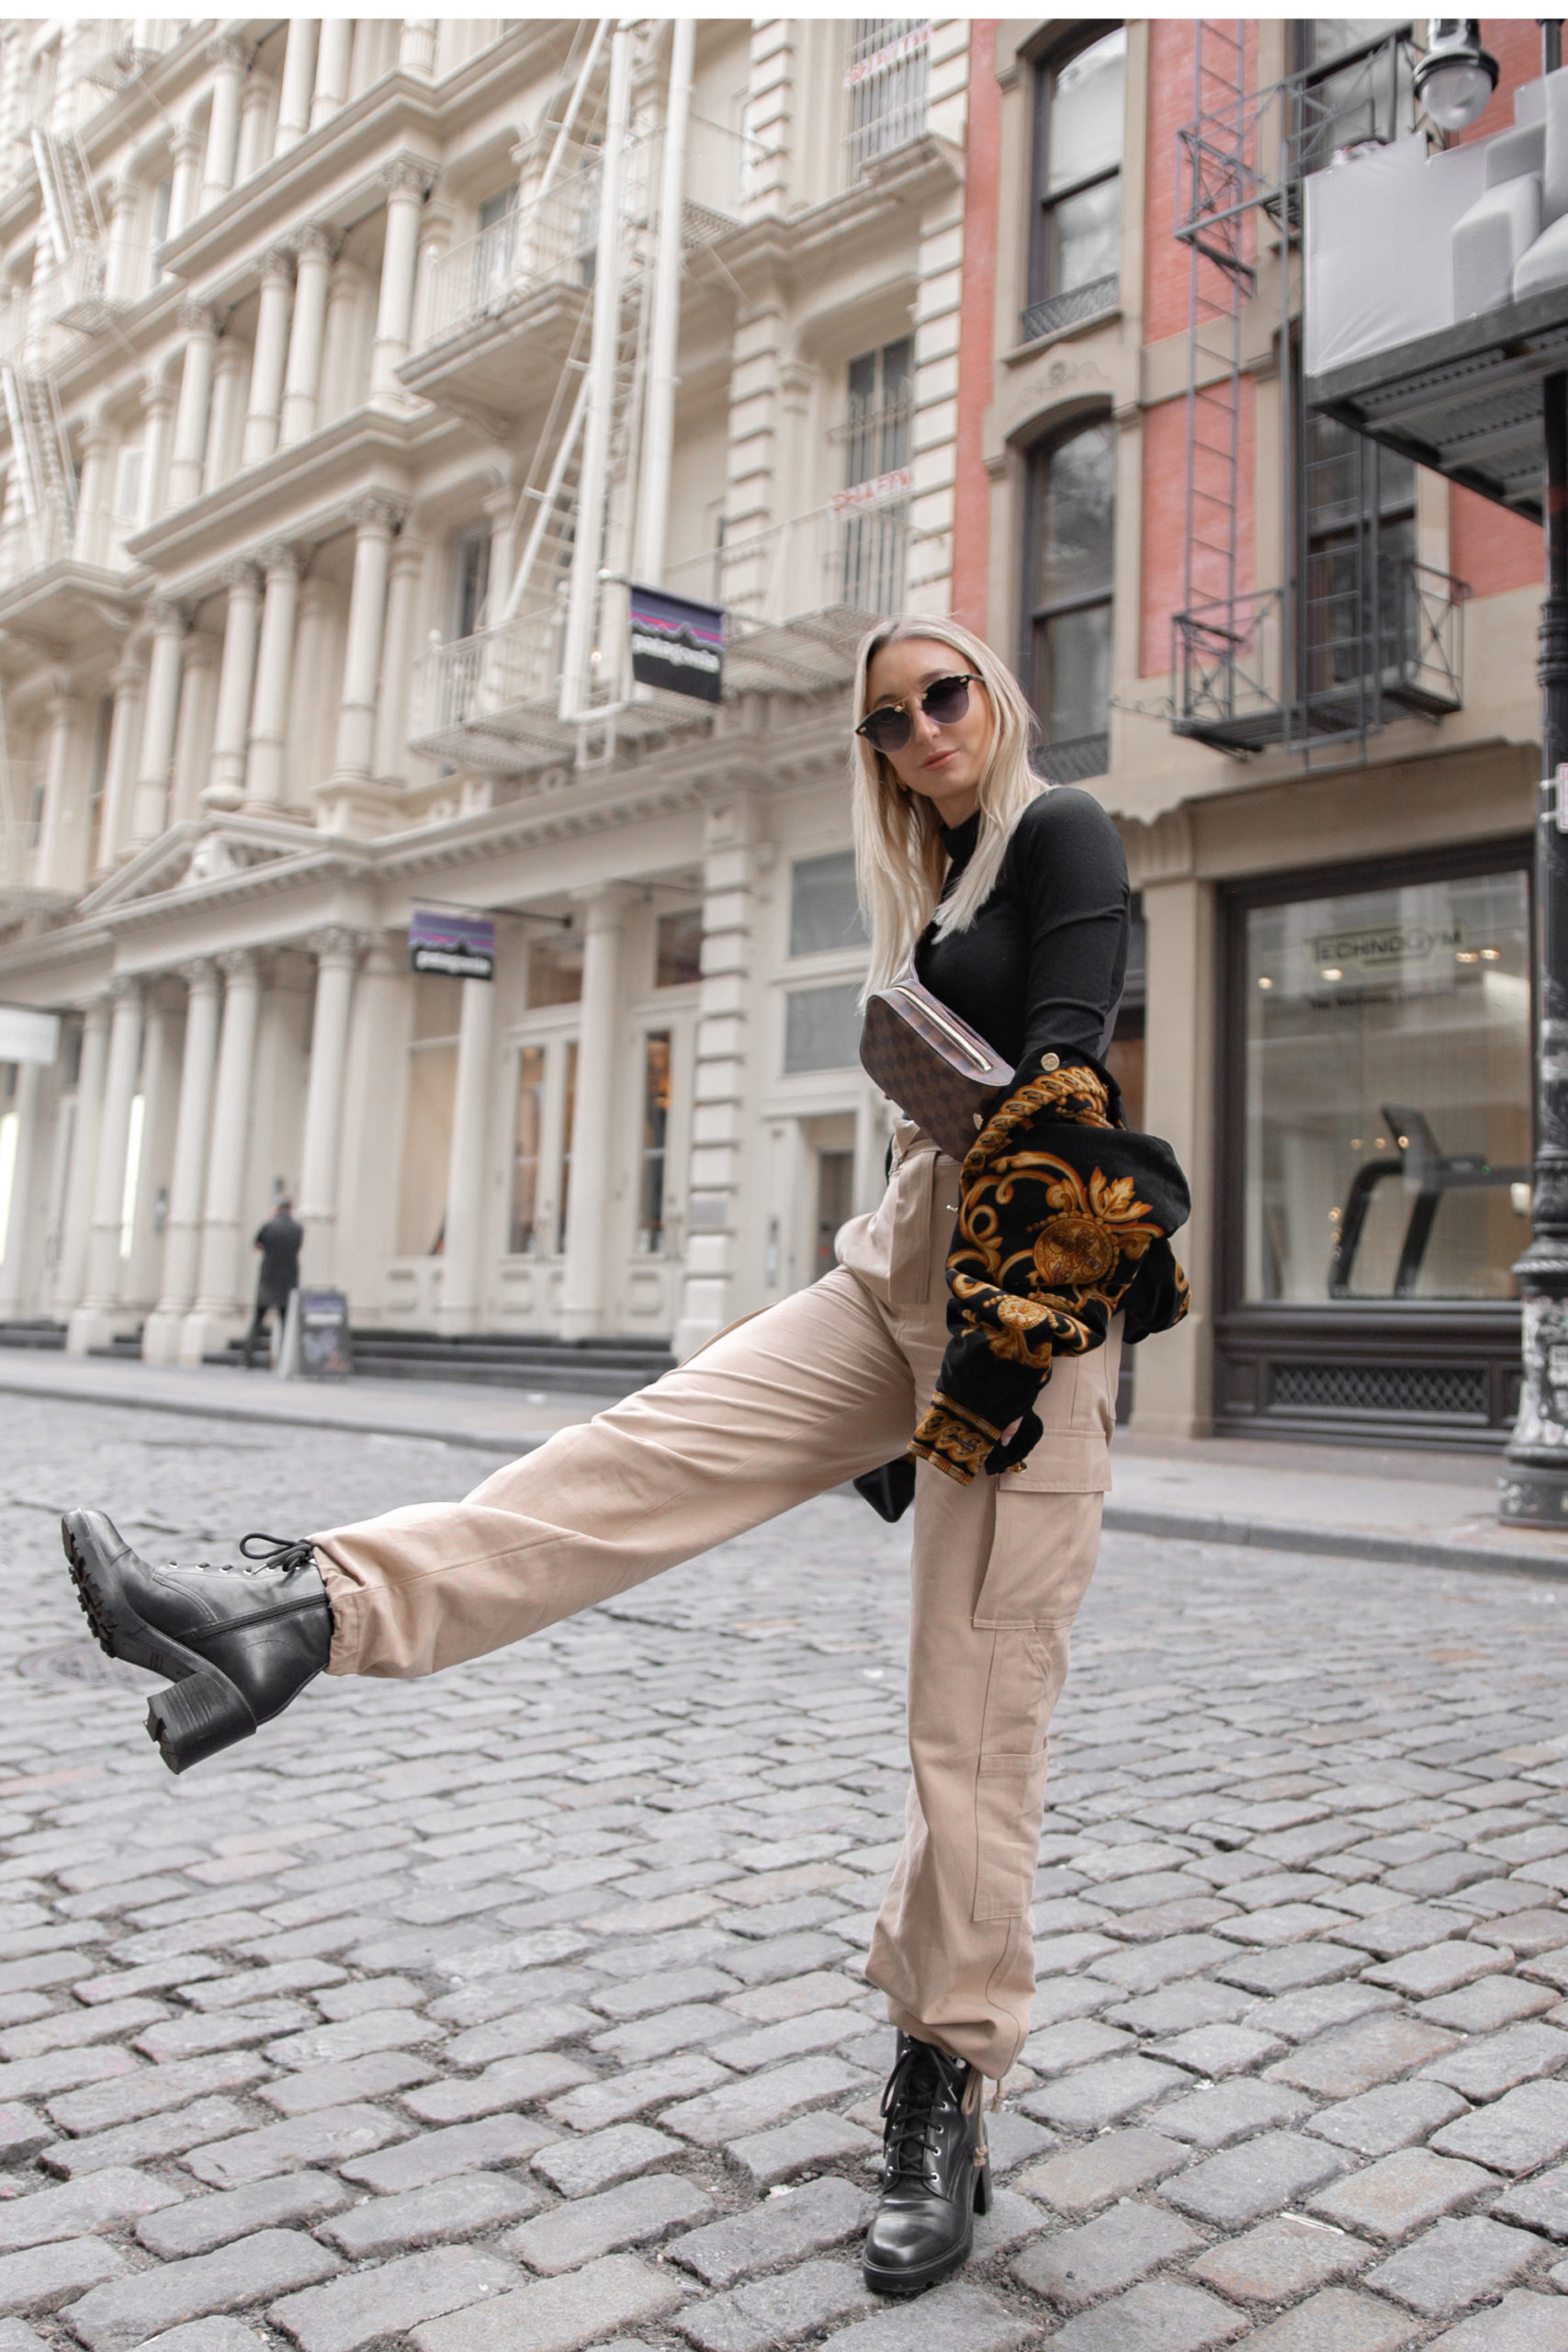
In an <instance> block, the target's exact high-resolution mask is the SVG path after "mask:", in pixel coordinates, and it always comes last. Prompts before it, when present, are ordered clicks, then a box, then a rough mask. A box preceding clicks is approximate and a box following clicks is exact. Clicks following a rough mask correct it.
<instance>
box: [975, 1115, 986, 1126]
mask: <svg viewBox="0 0 1568 2352" xmlns="http://www.w3.org/2000/svg"><path fill="white" fill-rule="evenodd" d="M985 1124H986V1122H985V1121H984V1119H982V1117H981V1116H980V1114H979V1113H978V1111H976V1114H975V1125H976V1126H977V1127H983V1126H984V1125H985Z"/></svg>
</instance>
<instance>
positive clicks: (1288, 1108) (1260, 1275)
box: [1242, 868, 1530, 1306]
mask: <svg viewBox="0 0 1568 2352" xmlns="http://www.w3.org/2000/svg"><path fill="white" fill-rule="evenodd" d="M1244 941H1245V948H1244V954H1243V957H1242V964H1243V982H1244V990H1245V998H1246V1003H1245V1019H1244V1029H1245V1052H1246V1076H1245V1097H1246V1100H1245V1120H1246V1136H1245V1156H1244V1202H1243V1221H1244V1241H1245V1252H1244V1268H1243V1296H1244V1297H1245V1298H1246V1299H1247V1300H1248V1301H1253V1302H1265V1301H1268V1302H1281V1303H1288V1304H1294V1305H1302V1306H1308V1305H1322V1304H1323V1303H1324V1302H1325V1300H1329V1299H1362V1300H1389V1299H1405V1298H1408V1299H1494V1300H1502V1299H1509V1298H1512V1297H1514V1296H1515V1295H1516V1291H1515V1284H1514V1280H1513V1276H1512V1274H1511V1273H1510V1272H1509V1269H1510V1267H1511V1265H1512V1264H1513V1261H1514V1260H1515V1259H1516V1258H1517V1256H1518V1254H1519V1251H1520V1250H1521V1249H1522V1248H1523V1246H1524V1244H1525V1242H1526V1241H1527V1240H1528V1238H1529V1154H1530V1108H1529V1103H1530V980H1529V974H1530V959H1529V884H1528V881H1527V877H1526V876H1525V874H1524V872H1523V871H1522V870H1520V869H1517V868H1514V869H1508V870H1505V871H1502V872H1499V873H1493V874H1472V875H1468V876H1462V877H1457V878H1454V879H1451V880H1446V881H1441V880H1433V881H1426V882H1419V883H1410V884H1403V885H1402V884H1391V885H1390V886H1388V887H1387V888H1382V889H1376V890H1358V891H1346V892H1343V893H1337V894H1334V895H1331V896H1325V897H1322V898H1315V899H1294V900H1292V901H1289V902H1288V903H1286V904H1283V905H1272V906H1255V907H1251V908H1249V909H1248V910H1247V911H1246V914H1245V917H1244Z"/></svg>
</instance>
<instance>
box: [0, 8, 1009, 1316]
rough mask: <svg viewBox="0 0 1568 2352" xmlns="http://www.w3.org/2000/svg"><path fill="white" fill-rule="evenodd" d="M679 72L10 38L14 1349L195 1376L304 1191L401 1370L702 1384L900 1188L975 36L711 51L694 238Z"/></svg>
mask: <svg viewBox="0 0 1568 2352" xmlns="http://www.w3.org/2000/svg"><path fill="white" fill-rule="evenodd" d="M674 44H675V35H674V33H673V30H672V28H671V25H670V24H669V23H668V22H667V21H663V20H659V21H653V20H650V21H649V22H648V23H646V24H642V25H639V26H637V27H636V28H632V29H630V30H628V31H626V32H623V33H622V34H621V35H620V36H619V37H617V36H616V35H615V25H614V23H613V22H607V23H605V24H603V25H601V24H599V23H598V22H597V21H596V20H587V19H585V20H578V19H555V20H550V19H538V18H515V19H506V20H492V19H464V18H452V17H444V18H441V19H439V20H435V19H428V20H425V19H404V20H401V21H399V20H396V19H384V18H364V19H358V20H347V19H326V20H322V21H321V22H320V23H319V24H318V23H317V22H316V21H314V20H310V19H304V18H290V19H288V20H277V19H265V18H264V19H244V20H200V21H197V20H188V21H177V22H176V21H166V22H155V23H149V22H146V21H144V20H138V21H137V22H136V23H135V24H134V25H133V24H131V23H130V22H129V21H120V20H74V21H73V22H71V23H69V24H64V25H60V24H51V23H48V22H45V21H41V20H28V21H21V20H14V21H13V22H12V23H11V24H10V25H9V26H8V27H7V28H6V30H5V33H4V38H3V44H0V269H3V272H4V290H5V296H6V302H5V308H4V313H3V315H4V325H3V328H0V335H3V337H4V341H5V385H6V424H5V425H4V426H0V440H5V441H6V446H4V447H0V464H3V465H4V467H5V469H6V471H5V505H4V522H3V526H0V695H3V707H4V717H5V741H4V755H5V764H4V788H5V796H6V797H5V800H4V804H3V808H0V886H3V899H0V1002H5V1003H10V1004H16V1005H26V1006H32V1007H37V1008H41V1009H47V1010H51V1011H54V1012H59V1013H61V1014H62V1016H63V1020H62V1041H61V1050H60V1054H59V1056H58V1057H57V1059H56V1060H55V1062H54V1063H53V1064H52V1065H51V1066H49V1067H45V1068H39V1067H38V1066H36V1065H26V1064H24V1065H18V1066H15V1067H14V1068H12V1069H9V1070H6V1071H0V1091H3V1093H4V1099H3V1100H0V1117H3V1118H6V1119H8V1120H9V1122H10V1126H9V1142H8V1144H7V1145H6V1147H5V1155H4V1159H3V1163H0V1164H3V1165H4V1167H5V1168H6V1170H8V1173H7V1176H6V1194H7V1200H6V1208H7V1214H6V1227H5V1232H6V1239H5V1255H4V1261H3V1272H0V1318H4V1317H10V1318H11V1319H13V1320H16V1319H37V1318H42V1319H45V1320H50V1321H54V1322H57V1323H64V1324H65V1325H66V1326H67V1327H68V1329H69V1344H70V1346H71V1347H72V1348H73V1349H76V1350H82V1349H86V1348H89V1347H92V1346H95V1345H102V1344H106V1343H107V1342H108V1341H109V1340H111V1339H113V1338H114V1337H115V1336H116V1335H122V1334H128V1333H130V1332H132V1331H134V1330H136V1329H141V1332H142V1348H143V1352H144V1353H145V1354H146V1355H147V1356H148V1357H150V1358H153V1359H157V1360H162V1361H172V1360H182V1361H185V1362H187V1363H190V1362H195V1361H197V1360H198V1359H199V1358H200V1356H201V1355H202V1354H203V1352H204V1351H210V1350H212V1349H214V1348H215V1347H221V1346H222V1345H224V1344H225V1343H226V1342H227V1340H230V1339H231V1338H232V1337H233V1336H234V1335H235V1334H236V1332H237V1331H238V1330H239V1329H241V1327H242V1317H243V1315H244V1314H245V1312H246V1307H247V1301H248V1295H249V1292H250V1288H251V1284H252V1253H251V1248H250V1244H251V1237H252V1233H253V1230H254V1227H255V1226H256V1225H257V1223H258V1222H259V1220H260V1219H261V1218H262V1217H263V1216H265V1214H266V1213H267V1211H268V1209H269V1206H270V1204H271V1203H272V1201H273V1200H274V1198H275V1197H276V1195H277V1194H279V1193H288V1194H290V1195H291V1196H292V1197H293V1199H294V1201H295V1204H296V1206H297V1208H298V1210H299V1215H300V1216H301V1218H302V1220H303V1222H304V1224H305V1227H306V1229H307V1235H308V1239H307V1244H306V1252H305V1276H306V1279H307V1281H308V1282H313V1283H320V1284H334V1285H337V1286H340V1287H342V1288H343V1289H344V1290H345V1291H346V1292H347V1294H348V1296H349V1299H350V1302H351V1307H352V1312H353V1315H354V1318H355V1322H356V1323H359V1324H362V1325H367V1326H383V1327H402V1328H406V1329H422V1330H427V1331H429V1330H434V1331H440V1332H446V1333H462V1332H474V1331H479V1330H491V1331H513V1332H516V1331H530V1332H544V1333H552V1334H556V1335H558V1336H561V1337H566V1338H587V1337H592V1336H595V1335H603V1334H637V1335H643V1336H646V1337H649V1338H660V1337H666V1336H668V1337H670V1338H671V1340H673V1342H674V1344H675V1345H676V1346H677V1348H678V1349H679V1350H680V1351H682V1352H684V1351H687V1350H689V1349H690V1347H692V1346H693V1345H694V1344H696V1343H697V1341H698V1340H701V1339H702V1338H703V1337H705V1336H706V1335H708V1334H710V1333H711V1332H713V1331H715V1330H716V1329H719V1328H720V1327H721V1326H722V1325H723V1324H725V1323H727V1322H728V1321H729V1320H731V1319H732V1318H733V1317H736V1316H737V1315H739V1314H743V1313H745V1312H747V1311H748V1310H749V1309H750V1308H752V1307H755V1306H761V1305H764V1304H765V1303H767V1301H768V1300H769V1299H771V1298H773V1297H776V1296H778V1295H782V1294H783V1293H784V1291H786V1290H788V1289H791V1288H793V1287H795V1286H797V1285H798V1284H800V1283H803V1282H806V1281H808V1280H810V1279H812V1278H813V1276H814V1274H815V1272H816V1271H817V1270H818V1264H819V1263H820V1262H823V1261H825V1255H826V1252H827V1250H828V1249H829V1243H830V1232H831V1228H832V1227H833V1226H834V1225H835V1224H836V1223H837V1222H838V1221H839V1220H840V1219H841V1217H842V1216H847V1215H848V1214H849V1213H850V1212H851V1210H852V1209H854V1208H858V1207H863V1206H865V1205H867V1204H869V1203H870V1202H871V1201H872V1199H873V1198H874V1195H875V1193H876V1192H877V1190H878V1189H879V1185H880V1179H881V1162H882V1155H883V1138H884V1134H885V1123H886V1107H885V1106H884V1105H883V1104H882V1103H881V1102H880V1099H879V1098H877V1097H876V1096H874V1094H873V1092H872V1091H871V1090H870V1089H869V1087H868V1084H867V1082H866V1081H865V1080H864V1079H863V1076H862V1074H861V1072H860V1071H859V1069H858V1067H857V1066H856V1065H855V1062H854V1058H853V1042H852V1026H853V1023H852V997H853V994H854V991H855V989H857V988H858V984H859V980H860V977H861V974H862V972H863V945H862V944H860V942H859V939H858V934H857V932H856V929H855V926H854V923H853V921H852V914H851V895H852V894H850V893H849V892H848V890H847V887H846V886H847V879H848V851H849V840H850V835H849V824H848V805H847V792H846V764H845V745H844V718H845V707H846V684H847V681H848V678H849V674H850V669H851V664H852V651H853V647H854V644H855V642H856V640H857V638H858V636H859V634H860V632H861V630H862V629H863V627H864V625H865V621H866V619H867V617H868V616H870V615H871V614H873V613H874V612H875V611H877V610H879V609H881V608H882V607H883V606H885V605H888V604H890V603H891V604H897V602H899V601H901V600H902V598H903V597H904V596H905V595H906V594H907V595H908V597H909V599H910V600H911V601H913V602H916V603H918V604H921V605H925V606H926V607H927V608H929V609H932V610H942V609H945V607H946V604H947V599H948V594H949V577H950V572H951V563H952V543H953V441H954V433H955V404H956V398H957V375H956V371H957V357H956V353H957V322H958V311H959V299H960V288H961V285H962V262H963V255H962V241H963V169H962V158H963V146H964V124H965V92H966V77H967V62H968V59H967V51H968V35H967V27H966V26H965V25H964V23H962V22H958V21H945V20H943V21H931V22H926V21H925V20H920V21H919V22H915V21H910V22H909V23H907V24H906V23H904V22H902V21H900V22H899V23H898V24H897V25H890V26H887V25H883V24H882V23H881V21H880V20H877V21H876V22H874V23H870V24H867V25H860V24H857V23H851V22H830V21H825V20H791V19H769V20H761V19H759V20H753V21H747V20H744V19H739V18H735V19H721V20H718V19H716V20H711V21H704V22H701V23H699V24H698V25H697V26H696V28H695V32H694V41H693V44H692V51H691V54H690V62H689V67H688V68H687V69H686V70H688V71H689V74H690V94H689V108H688V118H689V119H688V120H687V124H686V127H685V130H684V134H683V143H684V163H683V169H682V171H681V173H680V178H681V186H680V187H679V189H678V190H677V191H676V201H677V203H678V207H679V209H678V211H673V210H671V198H670V190H669V187H668V185H667V167H666V164H665V154H666V149H667V147H668V146H670V145H671V144H672V143H673V144H675V146H676V152H677V153H679V141H680V138H681V134H680V133H679V132H678V131H676V130H672V129H671V124H670V122H669V120H668V117H669V113H670V108H671V90H672V86H673V80H674V79H676V78H681V77H680V75H676V76H673V77H672V62H674ZM617 108H619V110H620V111H619V115H618V116H617V112H616V110H617ZM617 182H618V186H617ZM606 222H609V223H612V224H613V226H614V234H613V235H612V236H606V235H605V234H604V227H605V224H606ZM671 253H673V254H674V255H675V256H676V264H675V269H674V274H673V275H672V274H671V258H670V256H671ZM661 321H662V322H663V325H662V328H661ZM661 332H662V333H663V334H664V336H665V340H664V342H663V343H661V342H660V334H661ZM661 355H662V356H661ZM671 386H672V390H671ZM661 387H663V390H662V391H661ZM661 398H662V399H663V400H664V402H665V406H664V409H663V420H664V421H663V422H662V423H661V422H660V400H661ZM671 403H672V416H671ZM661 435H663V436H664V446H665V447H666V448H667V450H668V455H667V458H663V459H662V460H661V458H660V436H661ZM7 436H8V437H7ZM650 517H651V518H654V519H652V520H651V521H650ZM631 578H637V579H639V580H641V581H642V582H644V583H645V584H647V583H649V582H651V583H652V584H655V585H657V584H659V583H660V581H662V583H663V584H664V585H665V586H666V587H667V588H668V589H670V590H671V591H672V592H675V593H679V594H686V595H688V596H691V597H694V598H696V599H698V600H706V599H711V600H713V601H715V602H717V603H720V604H722V605H726V606H728V609H729V611H730V614H731V616H732V617H731V622H730V641H729V648H728V662H727V695H726V699H725V700H724V701H723V702H722V703H721V704H719V705H718V706H716V707H710V706H707V705H705V704H704V703H702V702H699V701H694V700H690V699H686V698H682V697H679V696H676V695H671V694H667V693H665V692H663V691H662V690H651V689H648V688H641V689H637V688H635V687H634V685H633V684H632V682H631V681H630V679H629V677H628V676H627V675H626V667H627V663H626V582H627V580H628V579H631ZM432 908H434V909H435V910H451V909H457V910H471V911H475V912H487V913H489V912H493V914H494V916H495V919H496V931H497V943H496V969H495V978H494V980H493V983H491V982H484V981H480V980H477V979H466V980H459V979H454V978H440V977H432V976H430V975H423V976H421V977H418V978H415V977H414V976H413V975H412V973H411V971H410V968H409V956H408V950H407V941H406V934H407V931H408V925H409V922H410V917H411V914H412V912H413V911H415V910H420V909H427V910H428V909H432Z"/></svg>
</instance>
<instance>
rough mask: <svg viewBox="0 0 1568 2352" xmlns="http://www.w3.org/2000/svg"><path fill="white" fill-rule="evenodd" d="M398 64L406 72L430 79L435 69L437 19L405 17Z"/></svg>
mask: <svg viewBox="0 0 1568 2352" xmlns="http://www.w3.org/2000/svg"><path fill="white" fill-rule="evenodd" d="M398 65H399V68H400V71H401V72H402V73H404V74H419V75H420V76H421V77H422V78H423V80H425V81H427V82H428V81H429V79H430V77H431V75H432V74H434V71H435V19H434V17H404V18H403V21H402V28H401V30H400V33H399V35H398Z"/></svg>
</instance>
